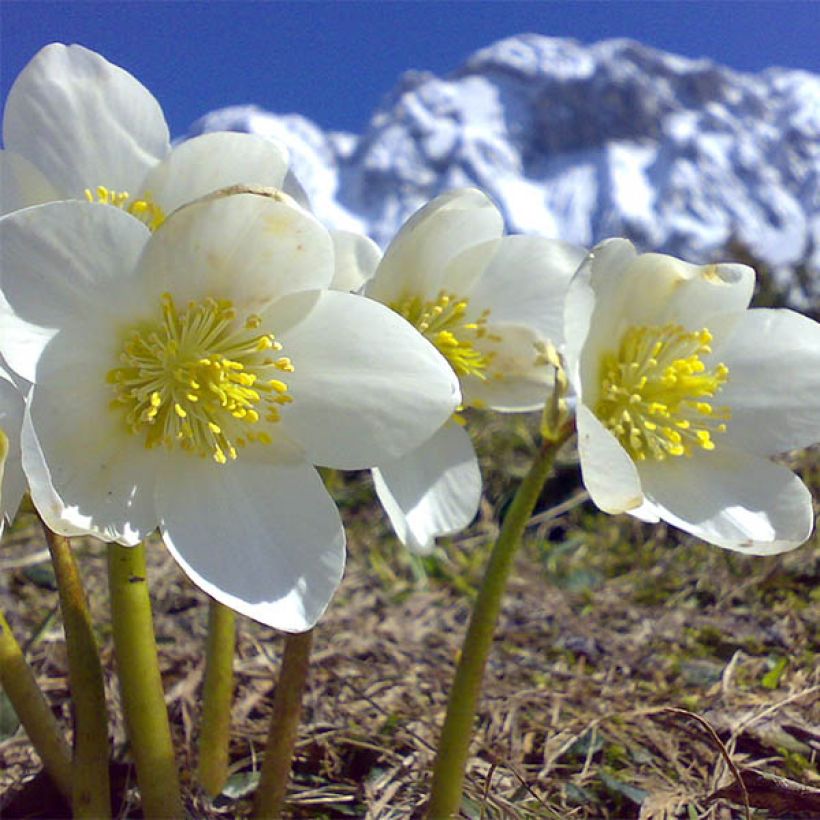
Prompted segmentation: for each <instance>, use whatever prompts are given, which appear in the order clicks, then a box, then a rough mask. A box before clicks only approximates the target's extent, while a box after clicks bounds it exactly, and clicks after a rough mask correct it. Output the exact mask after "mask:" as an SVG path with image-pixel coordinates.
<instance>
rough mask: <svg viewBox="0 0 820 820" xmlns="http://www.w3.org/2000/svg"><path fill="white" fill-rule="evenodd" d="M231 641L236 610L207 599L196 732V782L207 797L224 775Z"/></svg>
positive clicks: (230, 691) (219, 785)
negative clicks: (200, 716)
mask: <svg viewBox="0 0 820 820" xmlns="http://www.w3.org/2000/svg"><path fill="white" fill-rule="evenodd" d="M235 645H236V613H234V611H233V610H232V609H230V608H229V607H227V606H223V605H222V604H220V603H217V601H214V600H213V599H211V603H210V607H209V609H208V644H207V649H206V660H205V681H204V683H203V686H202V730H201V732H200V735H199V782H200V783H201V784H202V787H203V788H204V789H205V791H206V792H207V793H208V794H209V795H211V797H214V796H216V795H217V794H219V793H220V792H221V791H222V787H223V786H224V785H225V780H226V779H227V776H228V749H229V745H230V737H231V700H232V698H233V656H234V648H235Z"/></svg>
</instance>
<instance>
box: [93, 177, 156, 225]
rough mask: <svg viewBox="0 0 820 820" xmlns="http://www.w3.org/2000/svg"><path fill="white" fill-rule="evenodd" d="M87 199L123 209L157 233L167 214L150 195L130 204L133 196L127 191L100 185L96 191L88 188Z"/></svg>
mask: <svg viewBox="0 0 820 820" xmlns="http://www.w3.org/2000/svg"><path fill="white" fill-rule="evenodd" d="M85 198H86V199H87V200H88V201H89V202H99V203H100V204H101V205H113V206H114V207H115V208H121V209H122V210H123V211H127V212H128V213H129V214H131V216H135V217H136V218H137V219H139V221H140V222H142V223H144V224H145V225H147V226H148V228H149V229H150V230H151V231H155V230H156V229H157V228H158V227H159V226H160V225H162V223H163V222H165V214H164V213H163V210H162V208H160V207H159V205H157V203H156V202H154V200H153V199H151V195H150V194H146V195H145V199H136V200H134V201H133V202H129V201H128V200H129V199H131V194H129V193H128V192H127V191H112V190H110V189H108V188H106V187H104V186H103V185H98V186H97V189H96V191H92V190H91V188H86V189H85Z"/></svg>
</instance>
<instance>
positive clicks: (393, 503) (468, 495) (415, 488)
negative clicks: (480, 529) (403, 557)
mask: <svg viewBox="0 0 820 820" xmlns="http://www.w3.org/2000/svg"><path fill="white" fill-rule="evenodd" d="M373 483H374V485H375V487H376V493H377V494H378V496H379V501H381V503H382V506H383V507H384V510H385V512H386V513H387V515H388V517H389V518H390V523H391V524H392V525H393V529H394V530H395V531H396V535H397V536H398V538H399V540H400V541H401V542H402V543H403V544H405V545H407V546H408V547H410V549H412V550H413V551H414V552H418V553H422V554H423V553H429V552H430V550H431V549H432V548H433V545H434V544H435V539H436V538H437V537H438V536H440V535H449V534H450V533H454V532H459V531H460V530H463V529H464V528H465V527H467V526H468V525H469V524H470V522H471V521H472V520H473V518H475V514H476V513H477V512H478V504H479V502H480V500H481V472H480V470H479V468H478V459H477V458H476V454H475V450H474V449H473V445H472V442H471V441H470V437H469V436H468V435H467V433H466V432H465V431H464V430H463V429H462V428H461V427H459V426H458V425H457V424H455V423H454V422H452V421H449V422H447V424H445V425H444V426H443V427H442V428H441V429H440V430H439V431H438V432H437V433H436V434H435V435H434V436H433V437H432V438H431V439H430V440H429V441H425V442H424V444H422V445H421V446H420V447H417V448H416V449H415V450H412V451H411V452H409V453H407V454H406V455H404V456H402V457H401V458H397V459H395V460H394V461H391V462H388V463H386V464H382V465H381V467H379V468H377V469H374V470H373Z"/></svg>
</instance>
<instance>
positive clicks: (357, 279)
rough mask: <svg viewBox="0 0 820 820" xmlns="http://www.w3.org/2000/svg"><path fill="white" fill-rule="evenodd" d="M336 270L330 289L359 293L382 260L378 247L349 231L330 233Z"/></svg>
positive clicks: (364, 237) (365, 238) (366, 238)
mask: <svg viewBox="0 0 820 820" xmlns="http://www.w3.org/2000/svg"><path fill="white" fill-rule="evenodd" d="M330 236H331V237H332V239H333V247H334V249H335V258H336V269H335V271H334V274H333V281H332V282H331V283H330V287H332V288H333V289H334V290H346V291H348V292H351V293H352V292H354V291H359V290H361V289H362V287H363V286H364V284H365V282H367V281H368V280H369V279H370V278H371V277H372V276H373V274H374V273H375V271H376V268H377V267H378V265H379V262H380V261H381V258H382V252H381V250H380V249H379V246H378V245H377V244H376V243H375V242H374V241H373V240H372V239H369V238H368V237H366V236H362V235H361V234H357V233H352V232H350V231H331V232H330Z"/></svg>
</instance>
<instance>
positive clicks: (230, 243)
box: [139, 194, 333, 312]
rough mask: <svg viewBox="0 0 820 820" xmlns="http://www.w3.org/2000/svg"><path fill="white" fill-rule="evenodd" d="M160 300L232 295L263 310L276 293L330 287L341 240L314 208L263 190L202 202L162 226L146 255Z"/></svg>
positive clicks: (144, 270) (240, 304)
mask: <svg viewBox="0 0 820 820" xmlns="http://www.w3.org/2000/svg"><path fill="white" fill-rule="evenodd" d="M139 269H140V273H141V275H143V276H144V277H145V282H146V288H147V290H148V291H149V292H151V293H153V294H154V298H155V299H156V300H158V299H159V297H160V295H161V294H162V293H164V292H165V291H169V292H170V293H172V295H173V296H174V298H175V299H176V300H177V301H178V302H179V303H180V304H185V303H186V302H188V301H189V300H194V301H200V300H202V299H204V298H207V297H212V298H215V299H230V300H231V301H232V302H233V303H234V305H235V307H236V308H237V310H240V311H243V310H244V311H251V312H259V311H261V310H262V309H263V308H264V307H265V305H267V304H268V303H269V302H270V301H271V300H272V299H275V298H278V297H280V296H282V295H284V294H286V293H291V292H293V291H298V290H305V289H308V288H321V287H327V286H328V285H329V284H330V280H331V278H332V276H333V242H332V241H331V238H330V234H329V233H328V232H327V230H326V229H325V228H324V227H323V226H322V225H321V224H320V223H319V222H318V221H317V220H316V219H314V218H313V217H312V216H311V215H310V214H309V213H308V212H307V211H304V210H302V209H301V208H299V207H297V206H295V205H292V204H289V202H285V201H279V200H277V199H275V198H272V197H268V196H263V195H258V194H237V195H233V196H225V197H221V198H217V199H211V200H206V201H199V202H195V203H193V204H191V205H187V206H185V207H183V208H181V209H180V210H178V211H176V212H175V213H174V214H173V215H172V216H171V217H170V218H169V219H168V220H166V221H165V222H164V223H163V225H162V227H161V228H160V229H159V230H158V231H156V233H154V234H153V236H152V237H151V241H150V242H149V243H148V245H147V247H146V249H145V254H144V255H143V257H142V259H141V260H140V263H139Z"/></svg>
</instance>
